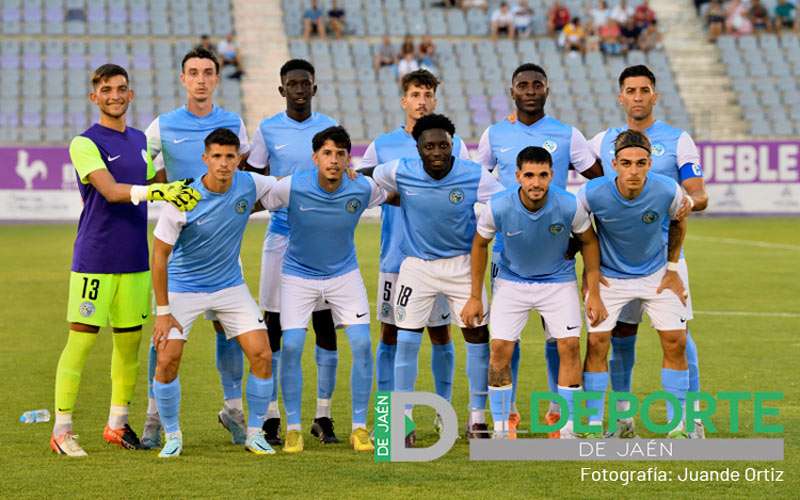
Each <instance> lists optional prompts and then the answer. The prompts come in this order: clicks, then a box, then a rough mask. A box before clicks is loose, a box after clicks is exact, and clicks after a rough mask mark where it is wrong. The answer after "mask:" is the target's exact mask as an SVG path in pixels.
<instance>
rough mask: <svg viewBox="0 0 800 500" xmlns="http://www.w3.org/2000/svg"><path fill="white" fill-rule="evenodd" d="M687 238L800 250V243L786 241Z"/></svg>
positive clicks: (692, 236)
mask: <svg viewBox="0 0 800 500" xmlns="http://www.w3.org/2000/svg"><path fill="white" fill-rule="evenodd" d="M686 238H688V239H690V240H698V241H709V242H712V243H729V244H731V245H742V246H748V247H757V248H771V249H775V250H789V251H793V252H800V245H788V244H784V243H770V242H768V241H757V240H740V239H738V238H715V237H713V236H696V235H691V234H689V235H686Z"/></svg>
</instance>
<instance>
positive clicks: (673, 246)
mask: <svg viewBox="0 0 800 500" xmlns="http://www.w3.org/2000/svg"><path fill="white" fill-rule="evenodd" d="M686 227H687V222H686V219H683V220H679V221H676V220H673V221H670V223H669V238H668V240H667V260H668V261H669V262H678V260H679V259H680V257H681V247H683V240H684V239H685V238H686Z"/></svg>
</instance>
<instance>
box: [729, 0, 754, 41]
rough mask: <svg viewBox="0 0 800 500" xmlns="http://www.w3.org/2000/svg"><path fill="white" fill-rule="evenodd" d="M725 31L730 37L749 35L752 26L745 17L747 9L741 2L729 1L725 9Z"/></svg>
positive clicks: (740, 0) (737, 0)
mask: <svg viewBox="0 0 800 500" xmlns="http://www.w3.org/2000/svg"><path fill="white" fill-rule="evenodd" d="M725 30H726V31H727V32H728V33H730V34H732V35H749V34H750V33H752V32H753V24H752V23H751V22H750V19H749V18H748V17H747V8H746V7H745V5H744V3H743V2H742V0H731V1H730V2H728V5H727V7H726V8H725Z"/></svg>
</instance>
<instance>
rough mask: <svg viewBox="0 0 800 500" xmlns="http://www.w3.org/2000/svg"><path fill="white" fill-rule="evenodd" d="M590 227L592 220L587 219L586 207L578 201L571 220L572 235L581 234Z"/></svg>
mask: <svg viewBox="0 0 800 500" xmlns="http://www.w3.org/2000/svg"><path fill="white" fill-rule="evenodd" d="M591 225H592V220H591V219H590V218H589V212H588V211H587V210H586V207H584V206H583V204H582V203H581V202H580V201H578V202H577V203H576V206H575V216H574V217H573V218H572V234H581V233H583V232H586V230H587V229H589V227H591Z"/></svg>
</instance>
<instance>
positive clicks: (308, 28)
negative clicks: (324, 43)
mask: <svg viewBox="0 0 800 500" xmlns="http://www.w3.org/2000/svg"><path fill="white" fill-rule="evenodd" d="M313 33H316V34H317V35H319V37H320V38H325V13H324V12H323V11H322V9H321V8H320V7H319V4H318V2H317V0H311V7H310V8H308V9H306V11H305V12H303V38H305V39H306V40H308V39H309V38H311V35H312V34H313Z"/></svg>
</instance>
